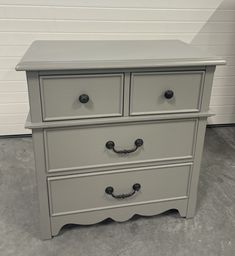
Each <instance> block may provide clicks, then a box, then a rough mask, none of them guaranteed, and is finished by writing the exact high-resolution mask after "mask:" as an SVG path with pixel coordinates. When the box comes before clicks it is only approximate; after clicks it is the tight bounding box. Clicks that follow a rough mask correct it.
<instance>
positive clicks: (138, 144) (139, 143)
mask: <svg viewBox="0 0 235 256" xmlns="http://www.w3.org/2000/svg"><path fill="white" fill-rule="evenodd" d="M143 144H144V141H143V140H142V139H137V140H135V147H134V148H132V149H123V150H116V149H115V143H114V142H113V141H111V140H110V141H108V142H107V143H106V145H105V146H106V148H107V149H110V150H113V151H114V152H115V153H117V154H129V153H133V152H135V151H136V150H137V149H138V148H139V147H141V146H142V145H143Z"/></svg>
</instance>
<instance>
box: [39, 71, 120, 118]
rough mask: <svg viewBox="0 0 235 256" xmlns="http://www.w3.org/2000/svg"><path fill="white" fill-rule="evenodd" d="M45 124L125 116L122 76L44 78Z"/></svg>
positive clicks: (43, 102)
mask: <svg viewBox="0 0 235 256" xmlns="http://www.w3.org/2000/svg"><path fill="white" fill-rule="evenodd" d="M40 90H41V101H42V114H43V120H44V121H54V120H68V119H83V118H98V117H115V116H122V108H123V104H122V102H123V74H99V75H69V76H68V75H58V76H41V77H40Z"/></svg>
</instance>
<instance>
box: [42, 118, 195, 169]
mask: <svg viewBox="0 0 235 256" xmlns="http://www.w3.org/2000/svg"><path fill="white" fill-rule="evenodd" d="M195 128H196V121H195V120H181V121H168V122H166V121H165V122H156V121H155V122H147V123H146V122H145V123H139V124H133V123H129V124H126V125H110V126H96V127H95V126H90V127H85V128H81V127H70V128H57V129H56V128H55V129H46V130H45V131H44V139H45V147H46V149H45V151H46V163H47V169H48V171H49V172H53V171H65V170H71V169H74V170H78V169H81V170H84V169H89V168H95V167H104V166H106V167H110V166H117V165H128V164H133V163H141V162H155V161H159V160H161V161H162V160H174V159H179V158H180V159H181V158H191V157H192V155H193V144H194V134H195ZM137 139H142V140H143V145H142V146H139V147H138V148H137V149H136V145H135V143H136V140H137ZM110 141H113V142H114V143H115V147H114V149H115V150H117V151H119V150H134V149H136V151H135V152H132V153H126V154H120V153H117V152H114V151H113V149H111V148H110V149H108V148H107V147H106V143H107V142H110Z"/></svg>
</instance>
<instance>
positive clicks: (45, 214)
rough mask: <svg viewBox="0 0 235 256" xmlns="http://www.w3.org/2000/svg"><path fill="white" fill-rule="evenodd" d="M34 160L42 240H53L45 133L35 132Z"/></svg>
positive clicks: (33, 132)
mask: <svg viewBox="0 0 235 256" xmlns="http://www.w3.org/2000/svg"><path fill="white" fill-rule="evenodd" d="M32 134H33V146H34V159H35V167H36V177H37V190H38V198H39V211H40V213H39V214H40V228H41V238H42V239H50V238H51V223H50V218H49V201H48V188H47V180H46V167H45V154H44V146H43V131H42V130H39V129H37V130H33V131H32Z"/></svg>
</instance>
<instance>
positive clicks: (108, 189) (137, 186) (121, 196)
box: [105, 183, 141, 199]
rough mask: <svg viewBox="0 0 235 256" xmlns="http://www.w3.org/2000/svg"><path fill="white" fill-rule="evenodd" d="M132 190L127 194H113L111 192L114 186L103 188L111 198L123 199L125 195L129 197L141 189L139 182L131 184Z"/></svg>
mask: <svg viewBox="0 0 235 256" xmlns="http://www.w3.org/2000/svg"><path fill="white" fill-rule="evenodd" d="M132 189H133V190H132V191H131V192H130V193H128V194H120V195H115V194H114V193H113V192H114V188H113V187H107V188H106V189H105V193H106V194H108V195H111V196H112V197H113V198H116V199H125V198H127V197H131V196H133V195H134V194H135V193H136V192H138V191H139V190H140V189H141V185H140V184H139V183H135V184H134V185H133V186H132Z"/></svg>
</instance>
